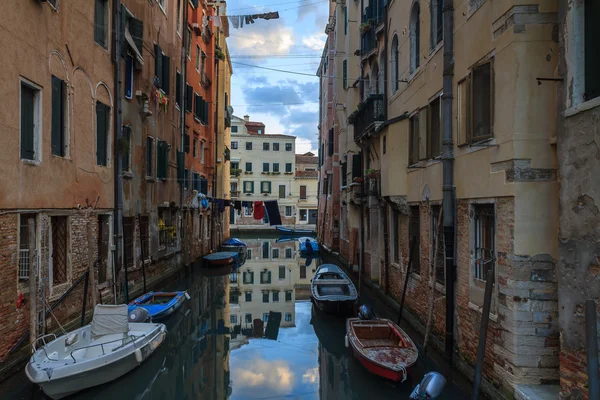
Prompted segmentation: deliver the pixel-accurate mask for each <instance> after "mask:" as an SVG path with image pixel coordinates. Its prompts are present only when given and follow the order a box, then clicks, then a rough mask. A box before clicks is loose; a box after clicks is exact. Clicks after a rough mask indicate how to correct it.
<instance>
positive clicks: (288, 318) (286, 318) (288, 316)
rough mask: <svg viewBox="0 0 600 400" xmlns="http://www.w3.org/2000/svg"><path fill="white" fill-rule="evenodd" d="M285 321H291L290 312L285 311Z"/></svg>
mask: <svg viewBox="0 0 600 400" xmlns="http://www.w3.org/2000/svg"><path fill="white" fill-rule="evenodd" d="M285 322H292V313H289V312H286V313H285Z"/></svg>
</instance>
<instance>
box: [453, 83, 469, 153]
mask: <svg viewBox="0 0 600 400" xmlns="http://www.w3.org/2000/svg"><path fill="white" fill-rule="evenodd" d="M469 84H470V77H469V76H467V77H466V78H465V79H463V80H461V81H460V82H458V90H457V94H456V97H457V99H456V103H457V116H458V119H457V129H456V131H457V135H458V141H457V142H458V145H459V146H461V145H464V144H468V142H469V137H468V132H469V127H468V125H469V104H470V101H469V95H470V93H469Z"/></svg>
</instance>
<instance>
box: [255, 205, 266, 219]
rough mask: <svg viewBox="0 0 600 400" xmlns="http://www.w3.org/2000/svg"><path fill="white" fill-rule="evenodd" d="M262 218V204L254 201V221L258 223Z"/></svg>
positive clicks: (263, 211)
mask: <svg viewBox="0 0 600 400" xmlns="http://www.w3.org/2000/svg"><path fill="white" fill-rule="evenodd" d="M264 217H265V207H264V206H263V202H262V201H255V202H254V219H255V220H257V221H258V220H260V219H263V218H264Z"/></svg>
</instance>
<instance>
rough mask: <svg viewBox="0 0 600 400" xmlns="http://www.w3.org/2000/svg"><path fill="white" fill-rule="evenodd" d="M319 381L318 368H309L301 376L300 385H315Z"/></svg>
mask: <svg viewBox="0 0 600 400" xmlns="http://www.w3.org/2000/svg"><path fill="white" fill-rule="evenodd" d="M318 380H319V368H310V369H307V370H306V372H305V373H304V374H302V383H315V382H317V381H318Z"/></svg>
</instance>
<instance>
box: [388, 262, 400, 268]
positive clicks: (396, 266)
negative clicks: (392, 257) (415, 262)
mask: <svg viewBox="0 0 600 400" xmlns="http://www.w3.org/2000/svg"><path fill="white" fill-rule="evenodd" d="M390 266H392V267H393V268H395V269H400V264H398V263H396V262H391V263H390Z"/></svg>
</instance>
